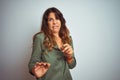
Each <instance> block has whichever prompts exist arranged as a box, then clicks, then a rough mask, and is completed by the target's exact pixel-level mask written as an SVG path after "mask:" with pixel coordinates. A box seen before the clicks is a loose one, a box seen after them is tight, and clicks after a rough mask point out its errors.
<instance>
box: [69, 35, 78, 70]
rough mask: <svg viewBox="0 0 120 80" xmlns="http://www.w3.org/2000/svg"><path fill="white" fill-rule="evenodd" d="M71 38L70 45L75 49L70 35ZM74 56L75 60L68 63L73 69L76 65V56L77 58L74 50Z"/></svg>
mask: <svg viewBox="0 0 120 80" xmlns="http://www.w3.org/2000/svg"><path fill="white" fill-rule="evenodd" d="M70 38H71V44H70V45H71V46H72V48H73V50H74V47H73V40H72V37H71V36H70ZM72 57H73V61H72V62H71V63H68V66H69V68H70V69H72V68H74V67H75V66H76V58H75V55H74V52H73V55H72Z"/></svg>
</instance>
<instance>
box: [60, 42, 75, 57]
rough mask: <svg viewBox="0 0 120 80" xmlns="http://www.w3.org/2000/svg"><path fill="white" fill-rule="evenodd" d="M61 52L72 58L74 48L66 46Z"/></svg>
mask: <svg viewBox="0 0 120 80" xmlns="http://www.w3.org/2000/svg"><path fill="white" fill-rule="evenodd" d="M61 51H62V52H63V53H64V55H65V56H66V57H67V58H71V57H72V54H73V48H72V46H70V45H69V44H64V45H63V46H62V48H61Z"/></svg>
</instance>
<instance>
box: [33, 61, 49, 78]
mask: <svg viewBox="0 0 120 80" xmlns="http://www.w3.org/2000/svg"><path fill="white" fill-rule="evenodd" d="M49 67H50V64H49V63H47V62H37V63H36V65H35V66H34V67H33V69H32V73H33V74H34V75H35V77H36V78H40V77H42V76H43V75H44V74H45V73H46V72H47V70H48V68H49Z"/></svg>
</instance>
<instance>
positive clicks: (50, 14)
mask: <svg viewBox="0 0 120 80" xmlns="http://www.w3.org/2000/svg"><path fill="white" fill-rule="evenodd" d="M51 17H56V16H55V13H53V12H51V13H49V15H48V18H51Z"/></svg>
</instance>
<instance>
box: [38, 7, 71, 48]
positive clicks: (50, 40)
mask: <svg viewBox="0 0 120 80" xmlns="http://www.w3.org/2000/svg"><path fill="white" fill-rule="evenodd" d="M51 12H52V13H54V14H55V17H56V18H57V19H59V20H60V21H61V28H60V32H59V36H60V38H61V39H62V43H63V44H65V43H68V44H70V43H71V38H70V36H69V30H68V28H67V27H66V21H65V19H64V17H63V14H62V13H61V12H60V11H59V10H58V9H57V8H55V7H51V8H48V9H47V10H46V11H45V12H44V14H43V18H42V24H41V31H40V32H43V33H44V34H45V39H44V42H43V44H44V45H45V47H47V48H48V50H52V48H53V46H55V45H56V41H55V38H54V36H53V34H52V32H51V30H50V29H49V27H48V16H49V14H50V13H51Z"/></svg>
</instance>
